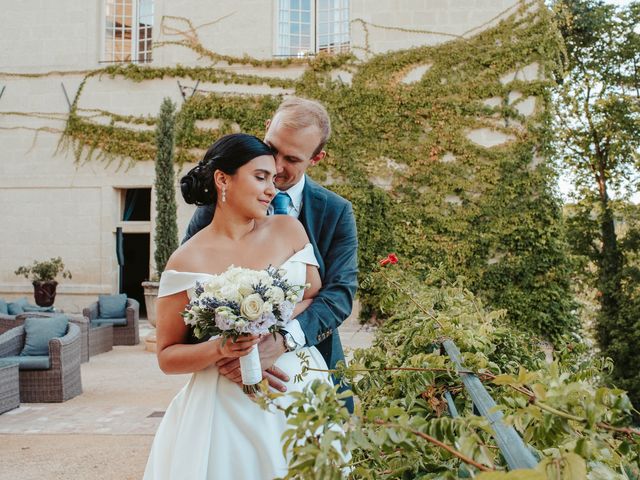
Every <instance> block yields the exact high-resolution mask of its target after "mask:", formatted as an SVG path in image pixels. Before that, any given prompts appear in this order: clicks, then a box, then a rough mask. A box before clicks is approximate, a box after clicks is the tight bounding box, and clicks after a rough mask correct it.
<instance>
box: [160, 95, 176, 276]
mask: <svg viewBox="0 0 640 480" xmlns="http://www.w3.org/2000/svg"><path fill="white" fill-rule="evenodd" d="M174 111H175V105H174V104H173V102H171V100H170V99H169V98H165V99H164V101H163V102H162V106H161V107H160V115H159V117H158V125H157V127H156V145H157V153H156V179H155V187H156V230H155V244H156V251H155V256H154V257H155V261H156V272H157V274H158V275H159V274H161V273H162V272H163V271H164V268H165V266H166V264H167V261H168V260H169V257H170V256H171V254H172V253H173V252H174V250H175V249H176V248H178V225H177V206H176V193H175V187H174V183H175V172H174V165H173V139H174V126H175V116H174Z"/></svg>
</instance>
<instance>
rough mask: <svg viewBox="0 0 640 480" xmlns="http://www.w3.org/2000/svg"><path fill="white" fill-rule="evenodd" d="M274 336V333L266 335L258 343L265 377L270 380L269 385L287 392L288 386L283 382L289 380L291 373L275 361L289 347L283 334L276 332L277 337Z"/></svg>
mask: <svg viewBox="0 0 640 480" xmlns="http://www.w3.org/2000/svg"><path fill="white" fill-rule="evenodd" d="M273 337H274V336H273V335H265V336H264V337H262V340H261V341H260V343H259V344H258V351H259V352H260V364H261V365H262V368H264V371H263V374H264V378H266V379H267V380H268V381H269V385H270V386H271V387H272V388H275V389H276V390H280V391H281V392H286V391H287V387H285V386H284V384H283V383H282V382H288V381H289V375H287V374H286V373H285V372H283V371H282V370H280V369H279V368H278V367H276V366H275V365H274V363H276V360H278V358H280V355H282V354H283V353H284V352H286V351H287V349H286V348H285V346H284V339H283V338H282V335H280V334H279V333H276V335H275V339H274V338H273Z"/></svg>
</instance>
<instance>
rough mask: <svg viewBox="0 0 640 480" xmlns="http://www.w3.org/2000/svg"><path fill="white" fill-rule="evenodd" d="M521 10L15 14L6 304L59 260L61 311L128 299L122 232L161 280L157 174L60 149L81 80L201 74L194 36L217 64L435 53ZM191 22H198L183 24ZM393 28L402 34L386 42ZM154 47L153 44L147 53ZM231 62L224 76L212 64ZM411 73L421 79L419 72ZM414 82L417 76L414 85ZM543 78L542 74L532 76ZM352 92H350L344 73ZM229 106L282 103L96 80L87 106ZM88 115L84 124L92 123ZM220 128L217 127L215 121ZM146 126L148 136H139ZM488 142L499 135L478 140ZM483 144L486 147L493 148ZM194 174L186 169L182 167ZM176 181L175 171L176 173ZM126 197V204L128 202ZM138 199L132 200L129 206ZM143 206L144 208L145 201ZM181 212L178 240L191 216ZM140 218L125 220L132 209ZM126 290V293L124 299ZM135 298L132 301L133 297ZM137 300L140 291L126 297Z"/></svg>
mask: <svg viewBox="0 0 640 480" xmlns="http://www.w3.org/2000/svg"><path fill="white" fill-rule="evenodd" d="M518 3H519V2H518V1H517V0H376V1H373V0H350V1H349V0H336V1H333V2H329V1H323V0H235V1H231V0H216V1H215V2H203V1H196V0H173V1H167V0H88V1H82V2H78V1H72V0H59V1H56V2H46V1H28V2H8V3H7V5H4V6H3V18H4V22H3V28H2V29H0V44H1V45H3V47H4V48H1V49H0V92H2V93H0V145H1V146H2V148H1V151H2V153H1V156H0V171H1V172H2V175H0V218H2V225H3V232H4V234H3V235H2V236H1V237H0V297H3V298H8V299H11V298H16V297H21V296H27V297H29V298H31V297H32V287H31V285H30V284H29V282H27V281H26V280H25V279H24V278H21V277H17V276H15V275H14V273H13V272H14V270H15V269H16V268H17V267H18V266H20V265H24V264H30V263H31V262H32V261H33V260H34V259H38V260H42V259H48V258H50V257H57V256H60V257H62V258H63V260H64V262H65V264H66V266H67V268H68V269H70V270H71V272H72V273H73V278H72V279H70V280H69V279H66V280H62V281H61V282H60V285H59V287H58V298H57V300H56V306H59V307H60V308H63V309H65V310H66V311H78V310H80V309H81V308H82V307H83V306H85V305H86V304H88V303H89V302H91V301H93V300H94V299H95V298H96V296H97V295H98V294H100V293H115V292H117V291H118V289H119V288H120V287H119V285H120V280H121V279H120V269H119V266H118V262H117V258H116V229H117V228H122V230H123V232H124V234H125V238H127V239H129V240H128V241H129V243H130V250H132V252H133V253H131V252H129V253H128V255H129V261H130V263H135V262H136V261H138V263H139V262H140V259H142V261H143V265H142V267H140V266H139V265H138V267H136V268H138V271H137V272H136V275H138V276H139V275H142V276H143V277H148V276H149V274H152V273H153V265H152V259H153V248H154V247H153V239H152V232H153V227H154V220H153V219H154V217H155V212H154V192H153V176H154V164H153V162H152V161H151V160H153V159H149V160H150V161H149V162H137V163H135V164H133V165H130V164H129V163H128V162H127V161H126V159H123V161H122V162H119V161H112V162H110V163H104V162H100V161H86V162H79V163H78V162H77V161H76V158H75V156H74V154H73V151H71V150H70V149H68V148H65V146H64V145H61V144H60V140H61V134H62V132H63V130H64V128H65V123H66V119H67V115H68V112H69V109H70V102H72V101H73V99H74V98H75V96H76V93H77V91H78V88H79V86H80V84H81V82H82V80H83V78H84V76H85V74H86V72H87V71H90V70H94V69H98V68H102V67H104V66H105V65H108V64H110V63H114V62H120V61H125V62H126V61H134V62H136V63H139V64H149V65H151V66H175V65H177V64H180V65H185V66H198V65H202V66H206V65H211V60H210V59H206V58H202V57H201V56H200V55H199V54H198V53H197V52H196V51H193V50H191V49H187V48H184V46H180V45H171V44H162V42H167V41H168V42H171V41H172V40H176V39H179V38H182V39H184V38H196V36H197V40H198V42H200V43H201V44H202V45H204V46H206V48H208V49H210V50H213V51H215V52H216V53H219V54H222V55H230V56H243V55H248V56H250V57H254V58H258V59H269V58H281V57H282V56H286V55H294V56H304V55H308V54H314V53H315V52H316V51H318V50H323V49H329V50H331V49H350V50H351V51H353V52H354V53H355V54H356V55H357V56H364V55H367V54H365V53H364V51H363V46H364V45H365V44H366V45H368V48H369V53H368V55H370V54H372V53H380V52H387V51H393V50H399V49H403V48H408V47H412V46H418V45H425V44H438V43H441V42H444V41H447V40H449V39H451V38H453V37H455V36H460V35H468V34H470V33H471V32H476V31H477V30H478V29H479V28H486V27H488V26H490V25H493V24H495V23H497V22H498V21H499V20H500V18H502V16H504V15H508V14H509V13H510V12H511V11H512V9H513V8H514V7H516V6H517V5H518ZM189 22H190V23H189ZM385 27H400V28H396V29H393V30H389V29H388V28H385ZM151 40H153V44H152V43H151ZM221 65H222V66H224V65H225V64H224V63H222V64H218V65H217V66H221ZM224 68H226V69H228V70H229V71H234V72H237V73H250V74H254V75H268V76H282V77H285V78H293V77H297V76H300V75H301V74H302V73H303V72H304V68H305V67H304V66H300V65H294V66H291V67H287V68H284V67H283V68H270V69H268V71H267V69H265V68H261V67H251V66H247V65H226V66H224ZM414 74H416V73H414ZM417 74H418V75H419V72H418V73H417ZM531 74H532V75H535V72H532V73H531ZM343 79H344V81H349V79H348V74H346V73H345V74H344V76H343ZM194 88H197V89H200V90H201V91H216V92H223V93H225V94H228V95H240V94H243V93H251V94H258V95H260V94H274V93H279V94H284V95H288V94H290V93H292V92H290V91H287V90H286V89H280V88H272V87H269V86H266V85H253V86H249V85H225V84H222V83H220V84H214V83H211V84H203V83H200V84H198V85H196V82H194V81H191V80H189V79H176V78H164V79H162V80H153V81H145V82H143V83H136V82H133V81H131V80H127V79H123V78H118V77H116V78H109V77H108V76H94V77H91V78H90V79H89V80H88V81H87V83H86V85H85V86H84V89H83V93H82V96H81V97H80V99H79V106H80V107H81V108H82V109H83V110H84V111H85V112H92V113H91V115H92V116H93V117H92V118H93V119H94V121H95V122H98V123H99V122H106V121H108V119H106V117H104V116H101V115H100V112H101V111H108V112H111V113H116V114H120V115H142V116H145V115H148V116H155V115H157V112H158V110H159V107H160V103H161V101H162V99H163V98H164V97H167V96H168V97H170V98H172V99H173V101H175V102H176V103H177V104H178V105H180V104H181V102H183V98H184V97H183V95H190V94H191V92H193V89H194ZM87 115H89V113H87ZM213 121H215V120H213ZM138 128H142V129H144V128H153V127H149V126H146V125H141V126H139V127H138ZM478 134H479V135H481V136H483V135H484V136H488V137H491V135H492V134H491V132H480V133H478ZM480 141H486V142H488V143H491V138H486V139H485V138H483V139H480ZM187 168H189V165H186V166H185V167H184V168H183V171H184V169H187ZM178 174H180V172H178ZM128 191H129V193H127V192H128ZM134 191H135V192H136V194H137V195H139V197H138V202H137V204H136V205H135V208H133V207H134V206H133V205H132V204H131V198H132V196H133V193H134ZM141 199H142V200H141ZM177 200H178V217H179V231H180V232H181V234H182V232H184V230H185V227H186V224H187V223H188V220H189V218H190V216H191V214H192V212H193V209H194V208H193V207H192V206H189V205H186V204H184V202H183V201H182V199H181V197H180V195H179V194H178V195H177ZM132 208H133V209H134V210H136V213H135V214H134V215H133V216H129V217H128V220H125V218H127V215H128V214H127V213H126V212H127V211H129V213H131V211H132V210H131V209H132ZM126 290H127V289H126V288H125V291H126ZM128 293H131V292H128ZM131 294H132V295H133V293H131Z"/></svg>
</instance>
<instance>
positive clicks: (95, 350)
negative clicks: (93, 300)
mask: <svg viewBox="0 0 640 480" xmlns="http://www.w3.org/2000/svg"><path fill="white" fill-rule="evenodd" d="M83 318H87V317H83ZM113 332H114V329H113V325H106V324H105V325H100V326H94V325H91V324H90V325H89V332H88V333H89V356H90V357H93V356H95V355H98V354H100V353H105V352H109V351H111V350H113Z"/></svg>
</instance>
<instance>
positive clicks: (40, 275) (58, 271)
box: [13, 257, 71, 282]
mask: <svg viewBox="0 0 640 480" xmlns="http://www.w3.org/2000/svg"><path fill="white" fill-rule="evenodd" d="M13 273H15V274H16V275H22V276H24V278H27V279H29V280H31V281H32V282H53V281H55V279H56V277H57V276H58V275H62V278H71V272H70V271H69V270H65V269H64V263H62V258H61V257H55V258H51V259H49V260H42V261H38V260H34V261H33V264H32V265H23V266H21V267H18V269H17V270H16V271H15V272H13Z"/></svg>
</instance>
